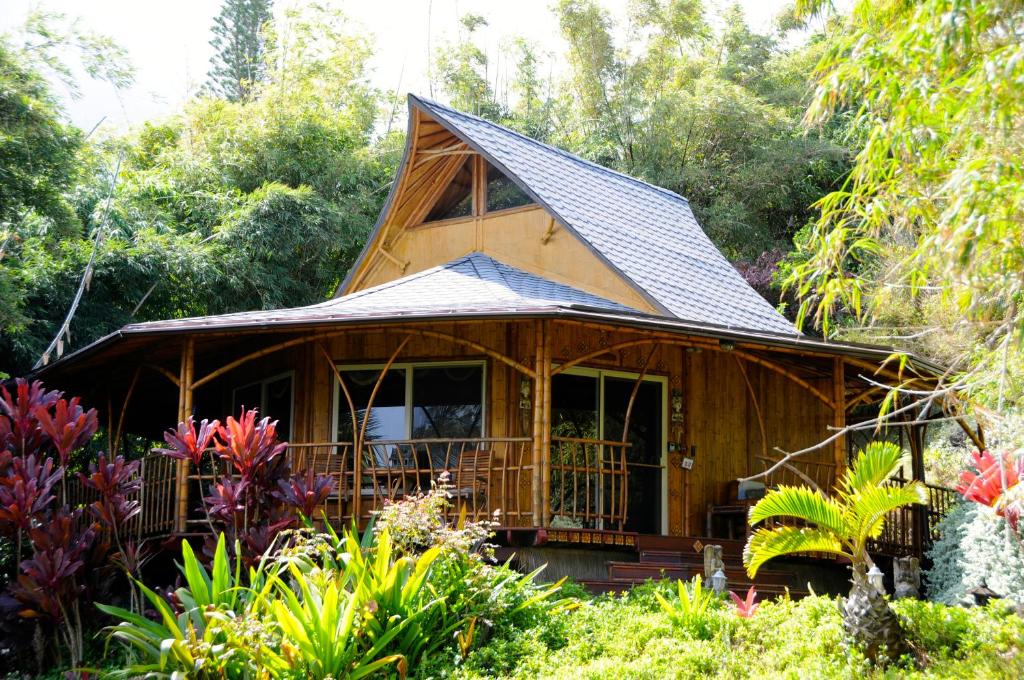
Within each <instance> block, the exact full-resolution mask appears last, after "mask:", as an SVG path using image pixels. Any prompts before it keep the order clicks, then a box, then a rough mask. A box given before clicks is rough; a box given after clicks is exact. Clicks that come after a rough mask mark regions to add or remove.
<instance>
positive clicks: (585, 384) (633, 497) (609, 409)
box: [549, 369, 666, 534]
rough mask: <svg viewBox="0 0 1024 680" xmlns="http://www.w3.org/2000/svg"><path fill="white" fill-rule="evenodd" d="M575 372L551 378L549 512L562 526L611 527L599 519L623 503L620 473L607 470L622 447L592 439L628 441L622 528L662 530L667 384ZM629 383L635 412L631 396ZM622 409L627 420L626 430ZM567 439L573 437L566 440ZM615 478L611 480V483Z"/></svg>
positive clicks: (655, 379)
mask: <svg viewBox="0 0 1024 680" xmlns="http://www.w3.org/2000/svg"><path fill="white" fill-rule="evenodd" d="M637 377H638V376H637V375H635V374H633V375H630V374H628V373H622V372H617V371H616V372H613V371H602V370H589V369H574V370H571V371H567V372H566V373H559V374H558V375H556V376H554V378H553V379H552V383H551V437H552V447H551V448H552V451H551V486H550V489H549V493H550V494H551V515H552V524H553V525H556V526H563V527H580V528H594V529H615V528H618V525H617V523H616V525H615V526H611V525H610V523H609V522H608V521H607V520H606V519H604V518H607V517H609V516H611V515H614V514H615V512H616V511H615V509H614V508H613V506H614V505H616V504H619V503H621V500H622V498H621V495H622V492H623V490H622V486H621V485H622V477H621V475H619V476H615V475H613V474H610V473H612V472H614V471H615V470H616V469H621V468H619V466H618V461H617V460H616V461H612V460H611V459H612V458H613V457H614V458H617V457H618V456H619V454H620V451H621V449H618V448H612V447H611V446H610V445H599V444H597V442H600V441H605V442H621V441H622V440H623V434H624V430H625V435H626V441H627V442H628V443H629V444H630V445H631V446H630V447H629V448H627V449H626V477H627V480H628V481H627V483H626V489H625V500H626V504H625V509H626V522H625V524H624V526H623V528H624V529H625V530H626V531H636V532H639V533H647V534H659V533H661V532H662V524H663V510H664V503H665V501H664V484H665V482H664V479H663V473H664V466H663V461H662V454H663V452H664V450H665V416H664V410H665V385H666V383H665V381H664V379H663V378H659V377H656V376H650V377H645V378H644V379H643V380H641V381H640V383H639V385H637ZM634 387H635V388H636V396H635V397H634V398H633V406H632V409H630V408H629V402H630V397H631V396H632V395H633V390H634ZM627 410H628V411H629V424H628V429H627V427H626V416H627ZM566 439H568V440H571V441H566ZM613 477H614V481H613Z"/></svg>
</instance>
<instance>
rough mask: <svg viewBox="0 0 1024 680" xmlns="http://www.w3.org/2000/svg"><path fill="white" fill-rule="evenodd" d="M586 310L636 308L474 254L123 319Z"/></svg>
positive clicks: (265, 320) (232, 323)
mask: <svg viewBox="0 0 1024 680" xmlns="http://www.w3.org/2000/svg"><path fill="white" fill-rule="evenodd" d="M561 310H581V311H582V310H587V311H593V312H610V313H618V314H624V313H625V314H631V315H632V314H635V313H636V312H635V311H634V310H632V309H630V308H629V307H626V306H625V305H621V304H619V303H617V302H613V301H611V300H606V299H605V298H602V297H599V296H597V295H592V294H590V293H586V292H584V291H581V290H578V289H576V288H573V287H572V286H567V285H564V284H561V283H555V282H553V281H548V280H547V279H545V278H542V277H540V276H536V275H535V274H530V273H527V272H524V271H521V270H519V269H516V268H515V267H511V266H509V265H507V264H504V263H502V262H498V261H497V260H495V259H493V258H491V257H488V256H487V255H484V254H482V253H470V254H469V255H466V256H464V257H460V258H458V259H455V260H453V261H451V262H448V263H447V264H443V265H441V266H438V267H433V268H431V269H427V270H425V271H422V272H418V273H416V274H410V275H409V276H406V277H403V278H401V279H396V280H394V281H388V282H387V283H382V284H380V285H378V286H374V287H372V288H367V289H365V290H361V291H358V292H355V293H351V294H349V295H344V296H342V297H339V298H334V299H333V300H328V301H327V302H321V303H318V304H315V305H307V306H305V307H291V308H288V309H271V310H261V311H254V312H238V313H235V314H219V315H216V316H206V317H191V318H185V319H168V320H166V321H149V322H144V323H136V324H131V325H129V326H125V328H124V330H125V331H126V332H128V333H139V332H143V333H144V332H151V331H171V330H177V329H189V330H198V329H204V328H205V329H219V328H245V327H253V326H260V327H268V326H274V325H284V324H290V323H293V324H309V323H328V322H331V321H352V320H369V319H373V318H381V317H387V318H402V317H407V318H413V317H422V316H429V317H431V318H436V317H438V316H444V315H459V314H481V313H488V312H501V313H513V314H514V313H524V312H537V313H541V312H557V311H561Z"/></svg>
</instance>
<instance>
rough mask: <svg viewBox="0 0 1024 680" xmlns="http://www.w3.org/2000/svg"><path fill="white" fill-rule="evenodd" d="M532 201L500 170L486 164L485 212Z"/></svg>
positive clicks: (514, 206)
mask: <svg viewBox="0 0 1024 680" xmlns="http://www.w3.org/2000/svg"><path fill="white" fill-rule="evenodd" d="M530 203H533V199H531V198H530V197H529V196H527V195H526V192H525V191H523V190H522V189H520V188H519V185H517V184H516V183H515V182H513V181H512V180H510V179H509V178H508V177H506V176H505V175H504V174H503V173H502V172H501V170H498V169H497V168H496V167H494V166H493V165H491V164H490V163H488V164H487V212H493V211H495V210H505V209H507V208H518V207H519V206H521V205H528V204H530Z"/></svg>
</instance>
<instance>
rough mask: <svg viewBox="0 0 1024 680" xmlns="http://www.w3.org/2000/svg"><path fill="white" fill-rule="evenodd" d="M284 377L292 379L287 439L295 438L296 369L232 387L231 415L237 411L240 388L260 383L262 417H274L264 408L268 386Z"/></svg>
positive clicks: (260, 410)
mask: <svg viewBox="0 0 1024 680" xmlns="http://www.w3.org/2000/svg"><path fill="white" fill-rule="evenodd" d="M283 378H288V379H289V380H290V381H291V389H289V390H288V429H289V432H288V437H287V439H288V441H291V440H293V439H294V438H295V436H294V435H295V371H294V370H291V371H283V372H281V373H276V374H274V375H271V376H269V377H266V378H261V379H260V380H251V381H249V382H247V383H245V384H243V385H237V386H236V387H233V388H231V411H232V412H231V413H230V414H229V415H231V416H234V415H235V413H234V409H235V395H236V394H237V393H238V392H239V390H244V389H246V388H249V387H252V386H253V385H259V386H260V404H259V413H260V417H261V418H264V417H267V416H268V415H270V417H272V418H273V417H274V416H273V415H271V414H268V413H266V411H265V410H264V407H265V406H266V403H267V387H268V386H269V385H270V383H273V382H277V381H278V380H281V379H283ZM248 408H250V409H251V408H253V406H252V404H250V405H249V406H248ZM278 420H280V418H278Z"/></svg>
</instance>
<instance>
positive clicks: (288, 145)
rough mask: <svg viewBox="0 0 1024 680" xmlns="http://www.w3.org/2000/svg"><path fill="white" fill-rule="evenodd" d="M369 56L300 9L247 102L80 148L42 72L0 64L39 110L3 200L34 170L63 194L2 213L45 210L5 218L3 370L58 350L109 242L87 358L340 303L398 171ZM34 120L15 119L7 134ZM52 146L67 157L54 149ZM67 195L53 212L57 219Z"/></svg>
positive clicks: (89, 304) (343, 28)
mask: <svg viewBox="0 0 1024 680" xmlns="http://www.w3.org/2000/svg"><path fill="white" fill-rule="evenodd" d="M370 54H371V51H370V49H369V47H368V43H367V41H366V39H365V38H363V37H361V36H358V35H353V33H352V31H351V29H350V28H349V26H348V25H347V24H346V23H345V20H344V17H342V16H341V15H339V14H337V13H335V12H332V11H330V10H326V9H323V8H321V7H319V6H316V7H313V6H310V7H304V8H303V9H302V10H300V11H289V12H286V13H285V14H283V15H282V17H281V18H280V20H279V21H278V22H277V24H276V25H274V26H269V27H268V28H267V32H266V49H265V51H264V60H265V66H264V70H265V78H263V80H262V82H261V83H260V84H259V87H258V88H256V90H255V91H254V92H253V93H252V95H251V96H250V97H249V99H247V100H245V101H239V102H227V101H223V100H215V99H197V100H194V101H192V102H189V103H188V104H187V105H186V107H185V109H184V110H183V111H182V112H181V113H180V114H178V115H175V116H172V117H170V118H167V119H165V120H159V121H150V122H147V123H144V124H143V125H141V126H139V127H138V128H136V129H134V130H131V131H129V132H127V133H124V134H117V135H115V134H111V133H107V132H104V131H102V130H101V131H99V132H97V133H95V134H94V135H93V137H94V138H91V139H90V140H89V143H88V144H85V145H83V144H82V141H81V135H79V134H78V132H77V131H76V130H74V129H72V128H67V127H65V126H64V124H63V122H62V120H61V119H60V113H59V111H58V110H57V109H56V108H55V105H53V106H50V104H49V102H50V101H51V99H52V97H51V94H50V91H49V90H48V88H46V86H45V84H44V82H43V80H42V78H41V77H40V74H39V72H38V70H37V69H33V67H32V66H31V63H30V62H28V61H27V60H26V59H25V58H23V57H22V56H21V55H20V53H19V52H15V51H12V50H10V49H8V50H7V51H5V52H3V59H5V61H3V63H4V64H7V63H8V62H9V63H10V68H8V67H6V66H5V67H4V68H3V69H0V72H2V73H4V74H10V77H11V78H12V79H14V80H15V81H16V82H14V83H12V87H11V88H4V90H5V91H10V92H24V93H25V94H26V96H27V97H29V99H26V100H25V101H31V100H33V99H35V100H38V105H34V106H33V107H32V109H31V112H32V113H33V115H36V116H38V117H40V119H39V120H38V121H35V120H34V119H33V120H32V121H29V120H28V119H25V121H26V122H25V123H24V125H23V126H22V127H13V128H11V130H10V134H11V137H10V140H11V141H10V144H9V145H8V146H6V147H5V148H7V149H9V151H10V155H5V154H4V153H3V152H0V176H3V177H5V178H7V177H10V178H11V182H7V181H5V182H3V184H4V190H6V189H7V188H8V187H10V188H12V189H14V188H16V187H17V186H18V185H17V183H14V181H13V180H14V173H22V174H24V173H28V172H30V171H31V176H30V177H27V178H26V179H25V182H26V186H31V187H34V188H36V189H40V190H41V189H44V188H46V186H47V184H48V183H49V184H51V185H52V186H53V188H52V189H47V192H48V193H47V196H52V197H53V198H52V200H51V198H46V199H45V201H46V205H43V203H44V199H43V198H40V197H35V198H33V197H26V198H24V199H21V198H19V199H17V200H15V198H14V197H13V196H12V198H11V200H10V201H8V200H6V198H5V200H2V201H0V205H2V206H3V208H2V209H6V208H7V206H12V207H13V206H17V205H19V201H21V202H24V203H26V205H28V206H29V207H30V208H32V207H33V206H36V207H35V208H33V209H34V210H35V211H36V212H38V213H39V214H36V212H33V211H31V210H28V209H27V208H26V209H20V208H18V209H17V212H16V213H13V214H12V216H11V217H7V216H6V215H5V216H3V217H2V218H0V222H4V224H3V225H0V231H3V235H2V236H0V244H2V245H0V252H2V253H3V255H2V257H0V292H3V293H4V294H3V295H2V296H0V300H2V302H0V356H2V357H3V359H2V360H0V370H2V371H6V372H8V373H11V374H15V375H17V374H20V373H22V372H24V371H25V370H27V368H28V367H30V366H31V365H32V364H33V363H34V362H35V361H36V360H37V359H38V358H39V356H40V354H41V353H42V350H43V348H45V347H46V346H47V344H48V343H49V342H50V341H51V340H52V338H53V336H54V335H55V334H56V330H57V328H58V326H59V325H60V323H61V322H62V321H63V316H64V315H65V314H66V312H67V309H68V304H69V301H70V300H71V298H72V296H73V294H74V291H75V289H76V288H77V286H78V284H79V281H80V280H81V277H82V272H83V271H84V269H85V264H86V262H87V261H88V259H89V256H90V254H91V252H92V244H93V237H94V236H96V230H97V229H101V230H102V234H101V238H100V239H99V240H100V247H99V250H98V252H97V257H96V263H95V271H94V273H93V276H92V279H91V282H90V286H89V290H88V292H87V293H86V295H85V296H84V298H83V300H82V303H81V305H80V306H79V309H78V312H77V313H76V315H75V317H74V319H73V321H72V324H71V332H70V337H71V338H73V339H74V343H75V345H76V346H81V345H82V344H83V343H86V342H89V341H91V340H93V339H95V338H97V337H100V336H102V335H104V334H106V333H109V332H111V331H113V330H115V329H117V328H119V327H120V326H122V325H124V324H125V323H131V322H133V321H143V320H151V319H160V318H176V317H181V316H189V315H199V314H211V313H212V314H216V313H223V312H231V311H241V310H248V309H253V308H264V309H270V308H276V307H283V306H293V305H304V304H310V303H315V302H319V301H322V300H324V299H325V298H326V297H327V296H329V295H330V294H331V293H333V291H334V288H335V287H336V285H337V284H338V283H339V282H340V280H341V278H342V277H343V276H344V274H345V272H346V270H347V269H348V267H349V265H350V264H351V263H352V262H353V261H354V259H355V257H356V255H357V254H358V253H359V251H360V249H361V248H362V245H363V242H364V239H365V236H366V234H367V233H368V231H369V228H370V226H371V225H372V224H373V221H374V219H375V218H376V216H377V213H378V210H379V208H380V204H381V202H382V201H383V199H384V196H385V195H386V191H383V190H382V189H386V183H387V179H388V177H389V176H390V174H391V170H392V168H393V166H394V163H395V162H397V153H393V147H394V140H392V139H391V138H387V139H383V140H381V141H380V145H381V146H380V147H379V148H378V146H377V143H376V142H374V141H373V140H372V139H371V133H372V131H373V127H374V123H375V122H376V119H377V115H378V104H379V98H378V95H377V93H376V92H375V91H374V90H373V89H372V88H370V87H369V85H368V83H367V67H366V63H367V59H368V58H369V56H370ZM4 77H6V76H4ZM15 85H16V86H15ZM22 101H23V100H22V99H21V98H16V99H15V100H14V102H13V104H18V102H22ZM13 104H12V105H13ZM18 106H21V104H18ZM26 115H27V113H26ZM23 118H24V117H18V116H13V115H12V117H11V118H8V117H7V116H4V125H5V126H6V125H7V123H8V121H11V125H14V123H15V122H16V121H19V120H22V119H23ZM30 123H31V125H30ZM6 134H7V130H6V129H5V135H6ZM48 138H52V139H53V140H54V141H53V143H54V144H57V143H58V142H59V143H60V145H61V146H60V148H54V149H53V150H49V151H48V150H47V144H49V143H50V142H47V141H46V140H47V139H48ZM4 139H7V137H6V136H5V137H4ZM5 144H6V142H5ZM19 149H21V151H19ZM29 152H31V157H29V156H28V155H25V154H28V153H29ZM19 154H21V155H19ZM22 156H24V157H22ZM37 167H38V169H37V170H34V169H33V168H37ZM118 167H119V172H117V173H116V175H115V169H116V168H118ZM111 187H113V190H111ZM111 192H112V195H111ZM108 195H109V198H110V211H109V219H107V218H106V217H105V216H106V215H107V214H108V213H107V211H106V205H107V200H108ZM57 199H60V201H63V203H62V204H61V205H63V207H60V206H58V208H59V210H57V208H54V209H53V210H50V208H47V207H46V206H47V205H50V204H52V203H53V201H55V200H57ZM47 210H50V212H52V213H53V214H54V215H57V217H59V225H57V224H56V222H55V220H57V217H53V218H50V217H47V214H44V213H45V211H47ZM55 210H56V211H57V212H54V211H55ZM58 212H59V215H58V214H57V213H58ZM58 227H59V228H58ZM8 292H9V293H10V294H7V293H8Z"/></svg>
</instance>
